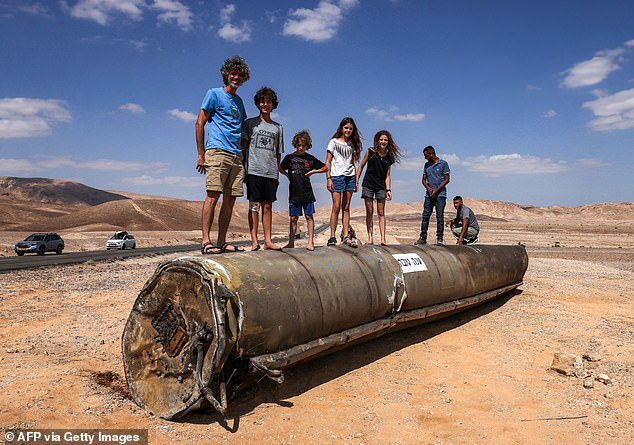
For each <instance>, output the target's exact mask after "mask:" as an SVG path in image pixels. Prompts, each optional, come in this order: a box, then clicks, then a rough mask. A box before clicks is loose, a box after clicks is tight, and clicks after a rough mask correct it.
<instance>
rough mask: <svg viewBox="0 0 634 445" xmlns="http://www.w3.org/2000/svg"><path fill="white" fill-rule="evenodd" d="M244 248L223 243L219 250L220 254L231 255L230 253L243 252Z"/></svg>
mask: <svg viewBox="0 0 634 445" xmlns="http://www.w3.org/2000/svg"><path fill="white" fill-rule="evenodd" d="M244 251H245V250H244V247H242V246H238V245H232V244H229V243H224V244H223V245H222V247H221V248H220V252H221V253H231V252H244Z"/></svg>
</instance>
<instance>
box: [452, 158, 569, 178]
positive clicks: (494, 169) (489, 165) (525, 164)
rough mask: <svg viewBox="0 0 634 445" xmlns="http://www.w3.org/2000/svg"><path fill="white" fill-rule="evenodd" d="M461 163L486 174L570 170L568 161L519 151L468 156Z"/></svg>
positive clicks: (521, 173) (501, 174) (506, 174)
mask: <svg viewBox="0 0 634 445" xmlns="http://www.w3.org/2000/svg"><path fill="white" fill-rule="evenodd" d="M461 164H462V165H463V166H465V167H466V168H467V170H470V171H473V172H477V173H482V174H483V175H485V176H510V175H536V174H552V173H561V172H564V171H567V170H569V166H568V163H567V162H566V161H555V160H553V159H550V158H540V157H537V156H525V155H521V154H518V153H511V154H501V155H493V156H473V157H467V158H465V159H464V161H461Z"/></svg>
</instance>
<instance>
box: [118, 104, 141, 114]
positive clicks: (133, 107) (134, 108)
mask: <svg viewBox="0 0 634 445" xmlns="http://www.w3.org/2000/svg"><path fill="white" fill-rule="evenodd" d="M119 109H120V110H126V111H129V112H131V113H145V110H144V109H143V107H142V106H141V105H139V104H134V103H127V104H123V105H121V106H120V107H119Z"/></svg>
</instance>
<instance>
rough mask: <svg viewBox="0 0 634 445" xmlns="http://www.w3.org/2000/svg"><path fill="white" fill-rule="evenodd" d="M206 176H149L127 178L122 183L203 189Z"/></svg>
mask: <svg viewBox="0 0 634 445" xmlns="http://www.w3.org/2000/svg"><path fill="white" fill-rule="evenodd" d="M204 179H205V177H204V176H165V177H162V178H159V177H153V176H148V175H142V176H135V177H131V178H125V179H123V180H122V181H121V182H122V183H123V184H128V185H170V186H173V187H201V185H202V184H203V183H204Z"/></svg>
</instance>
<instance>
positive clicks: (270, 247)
mask: <svg viewBox="0 0 634 445" xmlns="http://www.w3.org/2000/svg"><path fill="white" fill-rule="evenodd" d="M264 250H282V248H281V247H280V246H278V245H277V244H266V243H264Z"/></svg>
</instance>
